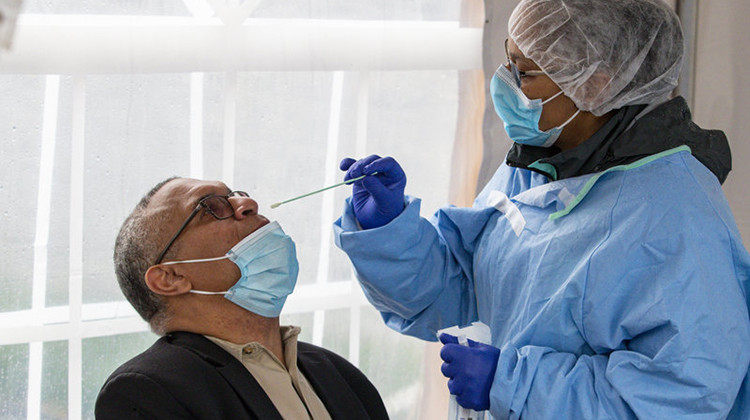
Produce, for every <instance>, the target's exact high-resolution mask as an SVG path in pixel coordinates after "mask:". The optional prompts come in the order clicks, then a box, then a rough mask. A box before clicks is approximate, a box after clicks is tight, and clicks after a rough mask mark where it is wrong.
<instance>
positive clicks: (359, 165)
mask: <svg viewBox="0 0 750 420" xmlns="http://www.w3.org/2000/svg"><path fill="white" fill-rule="evenodd" d="M339 168H341V170H342V171H347V172H346V175H345V176H344V181H348V180H350V179H353V178H358V177H360V176H362V175H371V174H373V173H375V172H377V174H376V175H372V176H366V177H364V178H362V179H361V180H359V181H355V182H354V183H352V201H351V202H352V207H353V208H354V216H355V217H356V218H357V221H359V225H360V226H362V228H364V229H373V228H377V227H380V226H384V225H386V224H388V222H390V221H391V220H393V219H395V218H396V216H398V215H399V214H401V212H402V211H403V210H404V188H405V187H406V174H404V170H403V169H401V165H399V164H398V162H396V160H395V159H393V158H392V157H384V158H381V157H380V156H378V155H370V156H368V157H366V158H364V159H360V160H357V161H355V160H354V159H352V158H345V159H344V160H342V161H341V163H340V164H339Z"/></svg>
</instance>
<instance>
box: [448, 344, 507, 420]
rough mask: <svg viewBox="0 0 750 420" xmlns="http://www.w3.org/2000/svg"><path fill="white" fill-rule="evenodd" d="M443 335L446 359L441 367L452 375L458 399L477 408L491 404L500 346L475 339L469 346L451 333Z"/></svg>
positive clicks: (451, 383)
mask: <svg viewBox="0 0 750 420" xmlns="http://www.w3.org/2000/svg"><path fill="white" fill-rule="evenodd" d="M439 338H440V342H441V343H443V344H445V345H444V346H443V348H442V350H440V357H441V358H442V359H443V360H444V361H445V363H443V365H442V366H441V367H440V371H441V372H443V375H444V376H446V377H447V378H450V380H449V381H448V390H449V391H450V393H451V394H453V395H455V396H456V402H458V403H459V404H460V405H461V407H464V408H471V409H474V410H477V411H481V410H486V409H488V408H490V388H491V387H492V381H493V380H494V378H495V370H496V369H497V359H498V357H500V349H498V348H497V347H492V346H489V345H487V344H482V343H477V342H476V341H473V340H468V341H469V346H468V347H467V346H462V345H460V344H458V340H457V339H456V337H454V336H452V335H449V334H440V337H439Z"/></svg>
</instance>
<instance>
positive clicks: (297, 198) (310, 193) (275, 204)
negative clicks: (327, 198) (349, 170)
mask: <svg viewBox="0 0 750 420" xmlns="http://www.w3.org/2000/svg"><path fill="white" fill-rule="evenodd" d="M375 174H377V172H373V173H371V174H367V175H362V176H359V177H356V178H352V179H350V180H348V181H344V182H339V183H338V184H334V185H330V186H328V187H325V188H321V189H319V190H315V191H313V192H309V193H307V194H302V195H300V196H299V197H294V198H290V199H289V200H284V201H280V202H278V203H273V204H271V208H272V209H275V208H276V207H279V206H280V205H282V204H286V203H288V202H290V201H294V200H299V199H300V198H305V197H307V196H309V195H313V194H317V193H319V192H323V191H325V190H330V189H331V188H336V187H339V186H341V185H346V184H351V183H352V182H356V181H359V180H360V179H362V178H364V177H366V176H368V175H375Z"/></svg>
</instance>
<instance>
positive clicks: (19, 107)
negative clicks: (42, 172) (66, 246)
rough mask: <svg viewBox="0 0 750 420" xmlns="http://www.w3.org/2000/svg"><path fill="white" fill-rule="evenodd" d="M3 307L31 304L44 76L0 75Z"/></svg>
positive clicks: (0, 283) (0, 293)
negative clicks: (0, 109)
mask: <svg viewBox="0 0 750 420" xmlns="http://www.w3.org/2000/svg"><path fill="white" fill-rule="evenodd" d="M0 91H2V92H4V94H3V95H0V105H2V106H1V108H2V109H3V112H2V113H0V114H2V115H0V134H2V139H3V140H2V141H0V156H2V157H3V170H2V171H0V194H2V197H3V199H4V200H5V205H4V206H3V207H4V208H3V210H2V212H1V213H0V243H2V244H3V248H2V252H0V279H2V281H0V312H5V311H14V310H20V309H28V308H30V307H31V285H32V279H33V273H34V248H33V244H34V238H35V234H36V208H37V195H36V192H37V187H38V185H37V184H38V183H39V159H40V148H41V147H40V145H41V143H42V135H41V132H42V115H43V107H44V77H39V76H9V75H1V76H0Z"/></svg>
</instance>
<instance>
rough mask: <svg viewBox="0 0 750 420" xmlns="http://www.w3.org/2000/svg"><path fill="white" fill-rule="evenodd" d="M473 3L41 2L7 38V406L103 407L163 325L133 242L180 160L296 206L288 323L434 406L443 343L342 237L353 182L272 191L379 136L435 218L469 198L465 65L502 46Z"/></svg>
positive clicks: (394, 407)
mask: <svg viewBox="0 0 750 420" xmlns="http://www.w3.org/2000/svg"><path fill="white" fill-rule="evenodd" d="M461 16H462V11H461V4H460V3H457V2H440V3H435V2H432V1H428V0H401V1H391V0H379V1H371V0H356V1H352V0H339V1H327V2H299V1H294V2H277V1H274V0H246V1H239V0H136V1H128V2H122V1H119V0H117V1H116V0H109V1H91V0H75V1H68V2H48V1H45V0H26V1H24V4H23V8H22V14H21V16H20V18H19V21H18V25H17V30H16V33H15V36H14V40H13V45H12V49H11V51H10V52H2V53H0V91H2V92H3V95H0V103H2V109H3V112H2V113H0V130H1V131H0V133H2V141H1V142H0V155H2V158H3V168H2V169H1V170H0V191H1V192H2V198H3V204H4V207H3V211H2V212H1V213H0V247H2V248H0V377H2V381H0V395H3V396H4V398H2V399H0V413H2V414H1V415H0V417H3V418H30V419H41V418H44V419H58V418H59V419H62V418H72V419H77V418H92V417H93V405H94V400H95V398H96V395H97V392H98V390H99V387H100V386H101V384H102V383H103V381H104V379H105V378H106V376H107V375H109V373H111V372H112V370H114V368H116V367H117V366H118V365H119V364H121V363H122V362H124V361H125V360H127V359H129V358H130V357H132V356H134V355H135V354H137V353H138V352H140V351H142V350H143V349H145V348H146V347H148V346H149V345H150V344H151V343H152V342H153V341H154V340H155V339H156V337H155V336H154V335H153V334H152V333H150V332H148V330H147V327H146V325H145V324H144V323H143V322H142V321H141V320H140V318H139V317H138V316H137V315H136V314H135V313H134V311H133V310H132V308H130V305H129V304H128V303H127V302H125V301H124V299H123V296H122V294H121V293H120V291H119V289H118V287H117V283H116V281H115V278H114V273H113V269H112V245H113V242H114V237H115V235H116V233H117V231H118V228H119V226H120V224H121V223H122V221H123V220H124V218H125V217H126V216H127V214H128V213H129V212H130V211H131V209H132V208H133V207H134V206H135V204H136V202H137V201H138V199H139V198H140V196H141V195H142V194H144V193H145V192H146V191H148V189H149V188H150V187H151V186H153V185H154V184H155V183H157V182H158V181H160V180H162V179H164V178H166V177H168V176H171V175H180V176H190V177H198V178H204V179H219V180H222V181H224V182H226V183H227V184H228V185H229V186H230V187H232V188H236V189H243V190H246V191H247V192H249V193H250V194H251V195H252V196H253V197H254V198H255V199H256V200H257V201H258V202H259V203H260V206H261V209H262V213H264V214H265V215H266V216H268V217H269V218H272V219H276V220H279V222H280V223H281V224H282V226H284V228H285V230H286V231H287V233H289V234H290V235H291V236H292V237H293V238H294V239H295V241H296V243H297V250H298V258H299V260H300V278H299V281H298V286H297V289H296V290H295V292H294V294H293V295H292V296H291V297H290V298H289V300H288V301H287V304H286V306H285V309H284V312H282V323H292V324H296V325H300V326H301V327H302V329H303V332H302V335H301V339H302V340H305V341H309V342H312V343H315V344H319V345H322V346H324V347H327V348H329V349H331V350H333V351H335V352H337V353H339V354H341V355H343V356H344V357H347V358H348V359H349V360H351V361H352V362H353V363H354V364H356V365H358V366H359V367H360V369H362V370H363V371H364V373H365V374H366V375H367V376H368V377H369V378H370V379H371V380H372V382H373V383H374V384H375V385H376V386H377V387H378V389H379V390H380V392H381V395H382V396H383V398H384V401H385V403H386V407H387V409H388V410H389V413H390V414H391V416H392V418H394V419H407V418H415V417H419V416H420V412H422V413H424V412H425V411H424V410H426V409H424V408H423V407H425V406H423V405H422V404H421V402H422V401H423V400H424V398H423V396H424V395H426V394H428V393H430V392H431V391H430V390H429V389H427V388H428V387H426V386H425V384H427V383H428V382H429V381H425V379H424V376H425V374H426V372H429V371H435V372H436V371H438V369H439V362H437V361H435V360H434V359H435V357H434V352H433V354H432V356H433V359H429V360H428V359H426V358H425V344H424V342H422V341H420V340H417V339H414V338H410V337H406V336H401V335H399V334H397V333H395V332H393V331H390V330H388V329H387V328H386V327H385V326H384V324H383V322H382V320H381V318H380V316H379V314H378V313H377V312H376V311H375V310H374V309H372V307H371V306H370V305H369V304H368V303H367V302H366V300H365V299H364V296H363V293H362V291H361V290H360V288H359V286H358V285H357V283H356V281H355V280H354V278H353V273H352V269H351V266H350V263H349V261H348V259H347V258H346V256H345V255H343V253H341V252H340V251H338V250H337V249H336V248H335V247H334V246H333V243H332V238H331V223H332V222H333V220H334V219H335V218H336V217H337V216H338V213H339V212H340V210H341V206H342V203H343V200H344V198H345V197H346V196H347V195H348V194H349V192H348V191H347V189H346V188H339V189H336V190H331V191H328V192H326V193H324V194H318V195H315V196H311V197H308V198H305V199H303V200H299V201H297V202H294V203H290V204H288V205H285V206H281V207H279V208H278V209H275V210H272V209H270V208H269V205H270V204H271V203H274V202H277V201H281V200H284V199H287V198H291V197H293V196H297V195H300V194H302V193H305V192H308V191H311V190H315V189H318V188H321V187H323V186H326V185H330V184H332V183H334V182H338V181H340V180H341V179H342V177H343V174H342V173H341V172H340V171H339V170H338V168H337V164H338V161H339V160H340V159H341V158H343V157H346V156H353V157H363V156H366V155H368V154H371V153H378V154H382V155H392V156H394V157H396V158H397V159H398V160H399V161H400V162H401V164H402V165H403V166H404V168H405V170H406V173H407V174H408V176H409V183H408V186H407V189H408V192H410V193H412V194H415V195H419V196H420V197H422V198H423V212H424V215H425V216H428V215H430V214H432V212H434V211H435V210H436V209H437V208H438V207H440V206H442V205H445V204H448V203H449V202H450V196H449V189H450V188H451V179H452V177H451V173H450V171H448V170H445V168H449V167H450V166H451V155H452V151H453V149H454V147H456V146H455V144H454V143H455V139H456V133H457V131H461V132H463V131H465V130H463V129H461V128H459V123H458V121H459V119H462V118H464V117H463V116H459V102H460V101H461V99H459V92H460V91H463V90H464V89H463V88H460V87H459V85H460V84H463V79H464V75H465V74H466V73H464V72H468V73H469V74H471V73H472V70H476V69H479V68H480V66H481V35H482V34H481V29H479V28H476V27H472V26H469V25H465V24H462V17H461ZM460 80H461V82H460ZM462 107H463V106H462ZM463 178H464V179H468V178H470V176H467V177H463ZM464 182H468V183H469V184H472V185H473V184H474V182H475V181H473V180H470V179H469V181H464ZM430 389H431V388H430ZM435 392H443V395H442V396H441V397H439V399H440V400H441V401H442V400H446V401H447V392H446V391H445V387H444V384H443V385H441V386H439V387H438V389H437V390H436V391H435ZM423 418H425V417H423Z"/></svg>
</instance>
